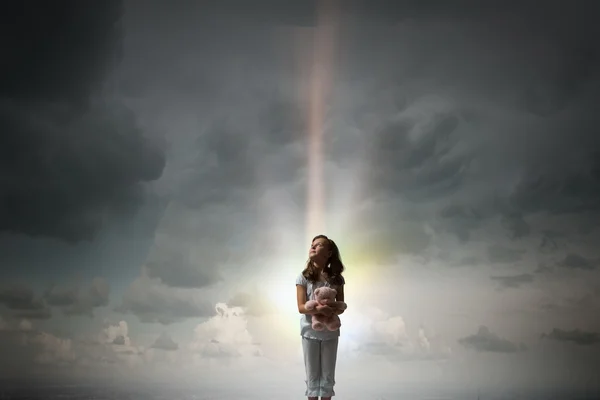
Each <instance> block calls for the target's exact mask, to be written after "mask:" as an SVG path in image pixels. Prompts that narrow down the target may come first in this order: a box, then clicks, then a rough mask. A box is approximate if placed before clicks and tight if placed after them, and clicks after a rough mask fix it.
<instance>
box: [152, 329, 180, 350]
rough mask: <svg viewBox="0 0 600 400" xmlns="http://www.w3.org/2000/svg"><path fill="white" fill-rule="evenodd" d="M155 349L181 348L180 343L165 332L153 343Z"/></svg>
mask: <svg viewBox="0 0 600 400" xmlns="http://www.w3.org/2000/svg"><path fill="white" fill-rule="evenodd" d="M151 347H152V348H153V349H159V350H166V351H175V350H177V349H179V345H178V344H177V343H175V342H174V341H173V339H172V338H171V336H170V335H169V334H168V333H166V332H163V333H162V334H161V335H160V336H159V337H158V338H157V339H156V340H155V341H154V343H153V344H152V346H151Z"/></svg>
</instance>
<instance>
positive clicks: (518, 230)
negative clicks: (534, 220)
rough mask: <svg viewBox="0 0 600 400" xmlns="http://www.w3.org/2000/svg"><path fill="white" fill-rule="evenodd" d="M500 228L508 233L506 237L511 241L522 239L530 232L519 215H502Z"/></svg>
mask: <svg viewBox="0 0 600 400" xmlns="http://www.w3.org/2000/svg"><path fill="white" fill-rule="evenodd" d="M502 226H503V227H504V228H505V229H506V230H507V231H508V237H509V238H511V239H513V240H515V239H521V238H524V237H526V236H528V235H529V233H530V232H531V228H530V227H529V225H528V224H527V222H525V220H524V219H523V216H522V215H521V214H520V213H513V214H507V215H504V216H503V217H502Z"/></svg>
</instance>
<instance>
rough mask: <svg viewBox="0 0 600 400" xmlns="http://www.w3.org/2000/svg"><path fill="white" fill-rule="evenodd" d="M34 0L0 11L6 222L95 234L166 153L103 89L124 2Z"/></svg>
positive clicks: (38, 230) (22, 228) (43, 231)
mask: <svg viewBox="0 0 600 400" xmlns="http://www.w3.org/2000/svg"><path fill="white" fill-rule="evenodd" d="M37 7H40V9H38V11H36V12H35V13H32V11H31V10H30V9H20V8H21V6H14V7H10V8H8V9H7V10H5V11H6V12H5V13H3V15H2V18H3V21H4V18H7V21H10V23H2V27H3V28H2V32H3V36H4V37H6V38H10V39H9V40H7V41H5V43H4V46H5V51H6V54H5V55H6V56H7V57H8V58H9V59H11V63H10V64H5V65H3V66H2V74H3V76H4V79H3V81H4V82H3V83H2V85H0V126H1V127H2V130H3V132H4V134H3V135H2V138H0V173H1V174H2V176H3V178H2V181H1V182H0V221H2V222H0V230H1V231H5V232H16V233H24V234H27V235H31V236H50V237H56V238H60V239H64V240H67V241H70V242H77V241H80V240H84V239H88V240H89V239H91V238H93V237H94V235H95V233H96V232H97V231H98V229H100V228H101V227H102V226H103V225H104V223H105V222H106V220H107V219H110V218H113V217H116V218H120V217H123V216H124V215H129V214H130V213H131V212H132V211H134V210H135V209H137V207H138V206H139V204H140V203H141V202H143V201H144V196H145V194H144V191H145V190H144V187H143V186H142V183H144V182H148V181H152V180H155V179H157V178H158V177H159V176H160V175H161V172H162V169H163V167H164V162H165V161H164V157H163V154H162V150H161V149H160V148H158V147H156V146H155V145H154V144H153V143H151V142H150V141H149V140H148V139H147V138H145V137H144V135H143V133H142V132H141V130H140V128H139V127H138V126H137V123H136V120H135V116H134V115H133V114H132V112H131V111H130V110H128V109H127V108H125V107H124V106H123V105H120V104H119V103H117V102H114V101H112V100H111V99H109V98H108V97H106V96H105V97H104V98H103V97H102V93H101V92H102V89H103V84H104V79H105V77H106V72H107V70H109V69H110V68H112V67H113V66H114V64H115V61H116V60H117V58H116V55H117V54H118V49H119V39H120V37H119V35H120V32H119V31H118V29H117V26H118V25H117V24H116V23H115V22H116V21H117V20H118V18H119V17H120V2H119V1H109V2H103V3H102V4H101V5H95V6H93V10H90V9H89V8H87V7H83V6H82V5H81V4H80V3H76V2H68V3H65V4H64V7H49V6H48V5H47V4H42V3H40V4H37ZM38 13H39V14H38ZM37 15H45V16H46V17H45V18H44V19H40V18H38V17H37Z"/></svg>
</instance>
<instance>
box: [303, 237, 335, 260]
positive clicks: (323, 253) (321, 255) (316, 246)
mask: <svg viewBox="0 0 600 400" xmlns="http://www.w3.org/2000/svg"><path fill="white" fill-rule="evenodd" d="M330 256H331V251H330V250H329V242H328V241H327V239H323V238H318V239H315V240H314V241H313V242H312V244H311V245H310V249H309V250H308V258H310V259H311V260H312V261H316V262H319V261H321V262H325V261H327V259H328V258H329V257H330Z"/></svg>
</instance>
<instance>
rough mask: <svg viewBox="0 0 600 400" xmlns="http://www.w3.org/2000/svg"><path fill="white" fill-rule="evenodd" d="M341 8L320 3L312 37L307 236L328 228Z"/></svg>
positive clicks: (328, 1) (332, 3) (326, 0)
mask: <svg viewBox="0 0 600 400" xmlns="http://www.w3.org/2000/svg"><path fill="white" fill-rule="evenodd" d="M338 14H339V8H338V4H337V1H335V0H321V1H318V2H317V26H316V28H315V32H314V35H313V36H312V37H313V54H312V59H311V61H312V66H311V71H310V83H309V94H308V96H309V98H308V103H309V106H308V135H309V137H308V184H307V213H306V218H307V219H306V235H307V240H308V241H310V240H311V239H312V237H314V236H315V235H317V234H320V233H323V232H324V231H325V228H326V226H325V184H324V176H323V175H324V173H323V164H324V158H325V157H324V149H323V126H324V120H325V112H326V108H327V98H328V95H329V92H330V90H331V85H332V69H333V58H334V57H333V54H334V49H335V38H336V37H335V36H336V30H337V20H338V18H337V17H338Z"/></svg>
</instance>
